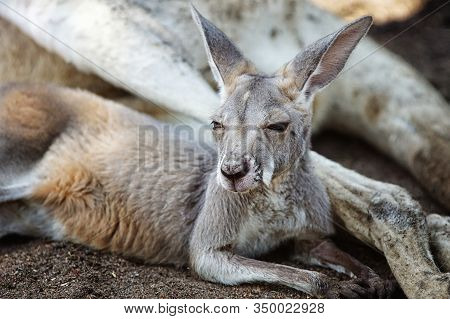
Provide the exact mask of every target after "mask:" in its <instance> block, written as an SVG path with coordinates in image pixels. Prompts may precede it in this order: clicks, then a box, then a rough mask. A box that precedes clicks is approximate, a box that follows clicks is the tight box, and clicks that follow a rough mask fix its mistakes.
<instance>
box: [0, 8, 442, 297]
mask: <svg viewBox="0 0 450 319" xmlns="http://www.w3.org/2000/svg"><path fill="white" fill-rule="evenodd" d="M444 2H445V1H437V0H433V1H430V3H429V5H427V6H426V8H425V9H424V10H422V11H421V12H420V13H419V14H417V15H416V16H414V17H413V18H410V19H408V20H407V21H404V22H401V23H395V24H389V25H386V26H383V27H374V28H373V29H372V31H371V33H370V35H371V36H372V37H373V38H375V39H376V40H377V41H378V42H379V43H385V42H386V41H389V40H390V39H392V38H393V37H395V36H396V35H398V34H399V33H401V32H402V31H403V30H405V29H406V28H408V27H409V26H410V25H412V24H413V23H414V22H417V21H419V20H420V19H422V18H424V17H426V16H427V14H428V13H430V12H432V11H433V10H434V9H435V8H437V7H438V6H439V5H440V4H442V3H444ZM387 47H388V48H389V49H391V50H392V51H394V52H396V53H397V54H399V55H401V56H403V57H404V58H405V59H406V60H407V61H409V62H410V63H412V64H413V65H414V66H415V67H416V68H417V69H418V70H419V71H420V72H422V73H423V74H424V75H425V77H427V78H428V79H429V80H430V81H431V83H432V84H433V85H434V86H435V87H436V88H438V89H439V90H440V91H441V92H442V93H443V94H444V96H445V97H446V98H447V100H450V54H449V51H448V50H449V48H450V5H447V6H446V7H445V8H443V9H441V10H440V11H439V12H437V13H435V14H433V15H431V16H429V17H426V18H425V19H424V20H423V21H422V22H420V23H418V24H417V25H416V26H415V27H413V28H411V29H409V30H408V31H406V32H404V33H402V34H401V35H400V36H398V37H395V38H394V39H393V40H392V41H390V42H389V44H388V45H387ZM313 148H314V149H315V150H316V151H318V152H319V153H321V154H323V155H325V156H327V157H329V158H331V159H333V160H335V161H337V162H339V163H341V164H343V165H344V166H346V167H349V168H352V169H354V170H356V171H358V172H360V173H362V174H365V175H367V176H369V177H372V178H375V179H379V180H382V181H387V182H391V183H395V184H399V185H401V186H403V187H405V188H407V189H408V190H409V191H410V192H411V193H412V194H413V196H414V198H415V199H417V200H418V201H419V202H420V203H421V204H422V205H423V207H424V208H425V209H426V210H427V211H428V212H430V213H431V212H434V213H441V214H443V213H445V212H444V210H443V209H442V208H441V207H439V205H437V204H436V202H434V201H433V200H432V199H431V198H430V197H429V196H428V195H427V194H426V193H425V191H424V190H423V189H422V188H421V187H420V186H419V185H418V183H417V182H416V181H415V180H414V179H413V178H412V177H411V176H410V175H409V174H408V173H407V172H406V171H405V170H404V169H402V168H400V167H399V166H398V165H396V164H395V163H393V162H392V161H391V160H390V159H388V158H387V157H385V156H384V155H382V154H380V153H379V152H377V151H376V150H374V149H373V148H372V147H370V146H368V145H367V144H365V143H364V142H362V141H359V140H357V139H354V138H350V137H348V136H343V135H338V134H335V133H333V132H325V133H323V134H321V135H320V136H315V137H314V139H313ZM338 244H339V245H340V246H341V247H342V248H343V249H345V250H347V251H349V252H352V254H353V255H354V256H355V257H357V258H358V259H360V260H361V261H363V262H364V263H366V264H368V265H369V266H371V267H373V268H374V269H375V270H376V271H377V272H379V273H380V274H381V275H382V276H384V277H389V276H390V271H389V268H388V267H387V265H386V262H385V259H384V258H383V256H382V255H381V254H380V253H379V252H376V251H374V250H372V249H371V248H368V247H365V246H363V245H361V244H359V243H356V242H355V241H354V240H352V239H351V238H345V239H343V240H342V239H341V240H339V241H338ZM273 258H275V259H277V260H280V261H281V262H282V261H283V254H280V255H279V256H278V257H273ZM300 266H301V265H300ZM321 271H323V270H321ZM325 272H327V273H328V274H331V275H334V276H338V275H336V274H335V273H333V272H332V271H325ZM0 297H2V298H306V295H304V294H302V293H299V292H296V291H294V290H292V289H288V288H283V287H277V286H268V285H242V286H239V287H226V286H221V285H217V284H211V283H207V282H204V281H201V280H199V279H198V278H196V277H195V276H193V275H191V273H190V271H189V269H174V268H173V267H160V266H158V267H156V266H150V265H144V264H142V263H140V262H137V261H133V260H127V259H124V258H122V257H120V256H114V255H111V254H108V253H103V252H97V251H93V250H90V249H87V248H84V247H81V246H79V245H74V244H69V243H55V242H51V241H46V240H35V239H30V238H23V237H18V236H9V237H7V238H3V239H1V240H0ZM395 297H400V298H401V297H403V295H402V293H401V291H398V292H397V294H396V296H395Z"/></svg>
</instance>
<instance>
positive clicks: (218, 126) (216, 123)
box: [211, 121, 223, 130]
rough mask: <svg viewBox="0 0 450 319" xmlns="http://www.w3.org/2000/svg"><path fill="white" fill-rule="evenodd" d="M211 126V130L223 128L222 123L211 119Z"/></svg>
mask: <svg viewBox="0 0 450 319" xmlns="http://www.w3.org/2000/svg"><path fill="white" fill-rule="evenodd" d="M211 126H212V129H213V130H218V129H221V128H223V125H222V124H221V123H219V122H216V121H212V122H211Z"/></svg>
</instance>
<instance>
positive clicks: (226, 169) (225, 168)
mask: <svg viewBox="0 0 450 319" xmlns="http://www.w3.org/2000/svg"><path fill="white" fill-rule="evenodd" d="M249 170H250V167H249V166H248V163H247V161H242V162H241V163H233V164H231V163H224V164H223V165H222V167H221V169H220V171H221V172H222V174H223V176H225V177H226V178H228V179H231V180H238V179H239V178H241V177H244V176H245V175H247V173H248V171H249Z"/></svg>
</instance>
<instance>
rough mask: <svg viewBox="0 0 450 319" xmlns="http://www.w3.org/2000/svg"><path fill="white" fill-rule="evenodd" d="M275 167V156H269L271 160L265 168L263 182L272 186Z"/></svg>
mask: <svg viewBox="0 0 450 319" xmlns="http://www.w3.org/2000/svg"><path fill="white" fill-rule="evenodd" d="M274 169H275V163H274V162H273V158H272V157H270V158H269V162H268V163H267V164H266V165H265V167H264V168H263V183H264V184H265V185H266V186H270V183H271V182H272V176H273V171H274Z"/></svg>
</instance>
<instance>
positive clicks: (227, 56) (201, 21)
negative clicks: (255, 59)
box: [191, 5, 255, 98]
mask: <svg viewBox="0 0 450 319" xmlns="http://www.w3.org/2000/svg"><path fill="white" fill-rule="evenodd" d="M191 11H192V17H193V18H194V20H195V22H196V23H197V26H198V28H199V29H200V33H201V34H202V37H203V42H204V44H205V48H206V54H207V55H208V61H209V65H210V67H211V71H212V73H213V75H214V78H215V79H216V81H217V83H218V85H219V89H220V93H221V97H222V98H223V97H225V96H227V95H228V94H230V93H231V91H232V90H233V87H234V83H235V80H236V78H237V77H238V76H240V75H242V74H246V73H254V72H255V68H254V66H253V65H252V64H251V63H250V62H249V61H247V60H246V59H245V58H244V57H243V55H242V54H241V52H240V51H239V50H238V48H236V46H235V45H234V44H233V43H232V42H231V40H230V39H228V37H227V36H226V35H225V34H224V33H223V32H222V31H221V30H220V29H219V28H217V27H216V26H215V25H214V24H212V23H211V22H210V21H209V20H207V19H206V18H205V17H203V16H202V15H201V14H200V13H199V12H198V11H197V9H196V8H195V7H194V6H193V5H191Z"/></svg>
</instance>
